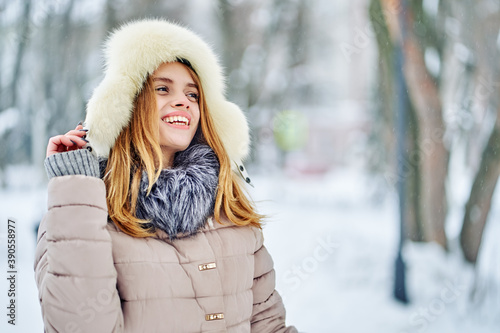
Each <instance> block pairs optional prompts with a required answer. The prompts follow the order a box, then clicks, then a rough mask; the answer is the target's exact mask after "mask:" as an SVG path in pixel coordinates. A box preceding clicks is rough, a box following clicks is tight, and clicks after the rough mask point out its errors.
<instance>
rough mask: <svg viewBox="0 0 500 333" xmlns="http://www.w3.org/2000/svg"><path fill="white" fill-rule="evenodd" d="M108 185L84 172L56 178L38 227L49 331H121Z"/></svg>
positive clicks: (38, 269) (38, 273) (39, 278)
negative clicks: (110, 227)
mask: <svg viewBox="0 0 500 333" xmlns="http://www.w3.org/2000/svg"><path fill="white" fill-rule="evenodd" d="M105 191H106V190H105V186H104V183H103V181H102V180H101V179H99V178H96V177H89V176H83V175H72V176H61V177H54V178H52V179H51V180H50V182H49V186H48V212H47V213H46V215H45V216H44V218H43V220H42V222H41V224H40V227H39V230H38V244H37V248H36V253H35V277H36V283H37V286H38V290H39V299H40V304H41V307H42V315H43V320H44V325H45V331H46V332H82V333H83V332H121V331H122V330H123V314H122V311H121V306H120V298H119V296H118V292H117V290H116V276H117V274H116V270H115V268H114V264H113V258H112V252H111V238H110V235H109V232H108V231H107V229H106V224H107V216H108V214H107V208H106V198H105Z"/></svg>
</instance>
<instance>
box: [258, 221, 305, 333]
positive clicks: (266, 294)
mask: <svg viewBox="0 0 500 333" xmlns="http://www.w3.org/2000/svg"><path fill="white" fill-rule="evenodd" d="M256 232H258V235H257V239H258V242H257V251H256V252H255V254H254V258H255V273H254V280H253V287H252V291H253V303H254V304H253V312H252V319H251V325H252V332H259V333H267V332H269V333H278V332H279V333H296V332H297V329H296V328H295V327H293V326H288V327H287V326H286V325H285V307H284V305H283V301H282V299H281V296H280V295H279V293H278V292H277V291H276V290H275V289H274V288H275V285H276V276H275V271H274V268H273V265H274V264H273V260H272V258H271V255H270V254H269V252H268V251H267V249H266V247H265V246H264V245H263V237H262V233H261V231H260V230H258V231H256Z"/></svg>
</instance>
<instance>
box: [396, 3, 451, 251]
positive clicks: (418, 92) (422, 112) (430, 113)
mask: <svg viewBox="0 0 500 333" xmlns="http://www.w3.org/2000/svg"><path fill="white" fill-rule="evenodd" d="M405 20H406V25H407V27H413V24H414V22H413V12H412V10H411V8H407V13H405ZM403 52H404V55H405V64H404V73H405V77H406V81H407V85H408V90H409V91H408V92H409V95H410V99H411V101H412V104H413V105H414V106H415V110H416V114H417V122H418V128H419V140H418V147H417V150H418V153H419V157H418V159H419V162H418V164H419V167H420V170H421V173H420V176H421V202H420V203H421V212H422V221H423V227H424V228H423V233H424V235H423V236H424V239H425V240H426V241H434V242H436V243H438V244H440V245H441V246H442V247H444V248H447V240H446V233H445V229H444V224H445V219H446V213H447V204H446V188H445V181H446V176H447V172H448V158H449V154H448V151H447V149H446V147H445V146H444V142H443V135H444V122H443V115H442V105H441V100H440V97H439V88H438V86H437V83H436V82H435V80H434V79H433V78H432V76H431V75H430V73H429V71H428V70H427V67H426V65H425V61H424V50H422V47H421V46H420V45H419V42H418V39H417V37H416V36H415V35H414V33H413V29H407V35H406V38H405V40H404V41H403ZM411 154H412V152H410V159H411Z"/></svg>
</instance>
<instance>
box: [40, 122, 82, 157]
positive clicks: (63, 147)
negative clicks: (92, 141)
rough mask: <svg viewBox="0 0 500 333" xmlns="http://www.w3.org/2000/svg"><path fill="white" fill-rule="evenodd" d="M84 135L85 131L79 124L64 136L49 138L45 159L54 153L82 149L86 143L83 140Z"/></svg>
mask: <svg viewBox="0 0 500 333" xmlns="http://www.w3.org/2000/svg"><path fill="white" fill-rule="evenodd" d="M86 134H87V130H86V129H83V126H82V124H81V123H79V124H78V125H77V126H76V128H75V129H74V130H71V131H69V132H68V133H66V134H64V135H56V136H53V137H51V138H50V139H49V144H48V145H47V156H46V157H49V156H50V155H54V154H56V153H62V152H65V151H70V150H76V149H80V148H83V147H84V146H85V145H86V144H87V143H88V141H87V140H86V139H85V136H86Z"/></svg>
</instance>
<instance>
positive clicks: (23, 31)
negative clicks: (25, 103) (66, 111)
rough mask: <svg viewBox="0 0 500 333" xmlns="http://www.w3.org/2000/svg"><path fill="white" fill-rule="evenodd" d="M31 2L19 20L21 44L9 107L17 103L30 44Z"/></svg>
mask: <svg viewBox="0 0 500 333" xmlns="http://www.w3.org/2000/svg"><path fill="white" fill-rule="evenodd" d="M30 13H31V0H26V1H25V2H24V6H23V14H22V19H21V20H19V21H20V22H21V27H20V35H19V37H20V38H19V44H18V45H17V50H16V56H15V59H16V60H15V63H14V71H13V74H12V81H11V88H10V94H11V99H10V103H9V106H14V105H16V103H17V83H18V82H19V80H20V78H21V64H22V61H23V56H24V52H25V50H26V45H27V44H28V40H29V36H30V29H31V20H30Z"/></svg>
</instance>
